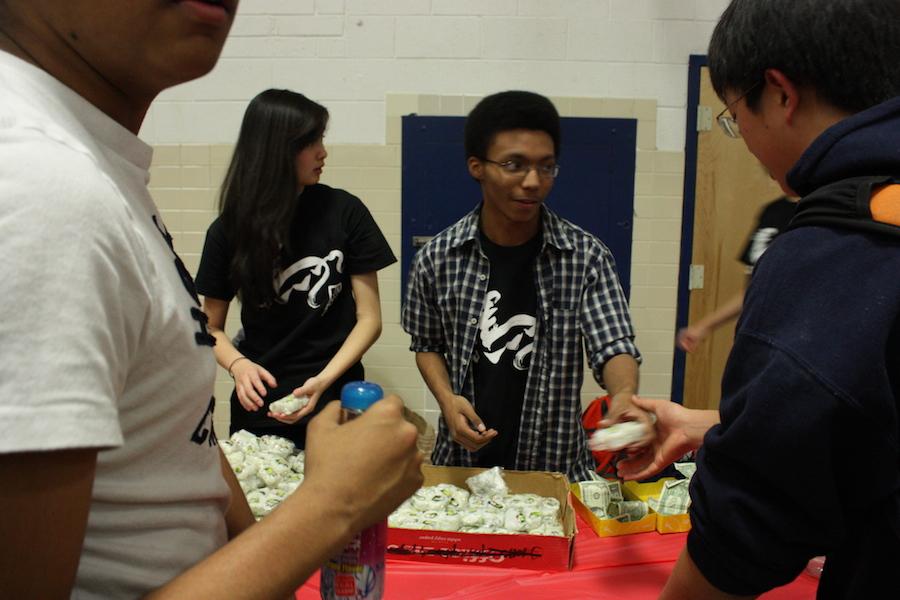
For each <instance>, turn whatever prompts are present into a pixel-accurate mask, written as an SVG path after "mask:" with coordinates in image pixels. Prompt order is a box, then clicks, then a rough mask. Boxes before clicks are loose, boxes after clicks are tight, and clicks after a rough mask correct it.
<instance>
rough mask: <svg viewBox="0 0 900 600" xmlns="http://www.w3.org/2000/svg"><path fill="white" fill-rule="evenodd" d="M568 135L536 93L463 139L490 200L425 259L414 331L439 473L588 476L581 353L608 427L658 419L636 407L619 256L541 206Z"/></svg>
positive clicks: (408, 310) (487, 103) (512, 95)
mask: <svg viewBox="0 0 900 600" xmlns="http://www.w3.org/2000/svg"><path fill="white" fill-rule="evenodd" d="M559 130H560V126H559V114H558V113H557V111H556V109H555V108H554V106H553V104H552V103H551V102H550V101H549V100H548V99H547V98H545V97H543V96H540V95H538V94H534V93H530V92H520V91H510V92H501V93H498V94H494V95H492V96H488V97H487V98H485V99H484V100H482V101H481V102H480V103H479V104H478V105H477V106H476V107H475V108H474V109H473V110H472V112H471V113H470V114H469V117H468V119H467V121H466V130H465V144H466V155H467V156H468V160H467V163H468V169H469V173H470V174H471V176H472V177H473V178H475V179H476V180H477V181H478V182H479V183H480V184H481V190H482V202H481V203H480V204H479V205H478V206H477V207H476V208H475V209H474V210H473V211H472V212H470V213H469V214H468V215H466V216H465V217H463V218H462V219H460V220H459V221H457V222H456V223H454V224H453V225H451V226H450V227H449V228H447V229H446V230H444V231H443V232H442V233H440V234H439V235H437V236H436V237H435V238H434V239H432V240H431V241H430V242H429V243H428V244H426V245H425V246H424V247H423V248H422V249H421V250H420V251H419V252H418V254H417V255H416V257H415V259H414V262H413V266H412V269H411V270H410V280H409V285H408V287H407V296H406V303H405V305H404V309H403V327H404V329H405V330H406V331H407V332H408V333H409V334H410V335H411V337H412V343H411V347H410V349H411V350H412V351H414V352H415V353H416V364H417V365H418V367H419V371H420V372H421V373H422V377H423V378H424V379H425V382H426V384H427V385H428V387H429V389H430V390H431V392H432V393H433V394H434V397H435V398H436V399H437V401H438V404H439V405H440V407H441V413H442V418H441V420H440V425H439V429H438V435H437V440H436V444H435V448H434V453H433V454H432V461H433V462H434V463H435V464H441V465H458V466H483V467H491V466H495V465H499V466H502V467H505V468H509V469H519V470H543V471H560V472H563V473H565V474H566V475H568V476H569V478H570V479H571V480H583V479H587V478H589V472H590V471H592V470H593V469H594V466H595V464H594V460H593V458H592V456H591V453H590V451H589V450H588V448H587V443H586V439H585V434H584V430H583V429H582V427H581V422H580V419H579V416H580V413H581V401H580V391H581V384H582V381H583V378H584V374H583V359H582V352H583V351H582V347H584V348H585V349H586V350H587V354H588V360H589V363H590V366H591V369H592V371H593V373H594V377H595V378H596V379H597V381H598V382H599V383H600V384H601V385H603V386H604V387H605V388H606V389H607V391H608V392H609V393H610V395H611V396H612V403H611V409H610V414H609V415H608V417H609V420H610V421H617V420H622V419H637V420H641V421H643V422H645V423H646V422H648V421H647V416H646V414H645V413H644V412H643V411H640V410H639V409H637V408H636V407H634V405H633V404H632V403H631V397H632V395H633V394H634V393H635V392H636V391H637V383H638V362H639V361H640V354H639V353H638V351H637V348H636V347H635V345H634V341H633V340H634V332H633V329H632V326H631V320H630V318H629V315H628V306H627V303H626V300H625V296H624V294H623V292H622V287H621V285H620V284H619V280H618V277H617V275H616V271H615V264H614V261H613V258H612V255H611V254H610V252H609V249H608V248H607V247H606V246H605V245H603V243H602V242H601V241H600V240H599V239H597V238H596V237H594V236H593V235H591V234H589V233H587V232H586V231H584V230H582V229H581V228H579V227H577V226H576V225H573V224H572V223H570V222H568V221H566V220H564V219H562V218H560V217H559V216H557V215H556V214H554V213H553V212H552V211H551V210H550V209H548V208H547V207H546V206H544V204H543V203H544V199H545V198H546V197H547V195H548V194H549V193H550V190H551V189H552V188H553V182H554V179H555V178H556V176H557V174H558V172H559V167H558V165H557V163H556V160H557V157H558V155H559V148H560V146H559V139H560V133H559ZM648 429H649V430H651V431H652V428H648ZM651 435H652V434H651Z"/></svg>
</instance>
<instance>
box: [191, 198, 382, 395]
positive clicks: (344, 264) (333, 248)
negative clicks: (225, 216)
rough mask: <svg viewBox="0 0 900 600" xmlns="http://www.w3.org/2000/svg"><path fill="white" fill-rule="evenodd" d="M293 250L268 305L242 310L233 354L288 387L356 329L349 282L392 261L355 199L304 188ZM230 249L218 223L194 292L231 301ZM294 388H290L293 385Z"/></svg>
mask: <svg viewBox="0 0 900 600" xmlns="http://www.w3.org/2000/svg"><path fill="white" fill-rule="evenodd" d="M297 201H298V203H299V205H298V207H297V211H296V214H295V216H294V220H293V223H292V224H291V234H290V235H291V248H290V252H289V254H288V255H286V256H284V257H283V260H282V264H283V265H285V266H284V268H283V270H282V271H281V272H280V273H279V274H278V275H277V276H276V279H275V282H274V284H275V285H276V289H277V290H278V299H277V301H276V302H275V303H274V304H272V305H271V306H267V307H260V306H249V305H247V304H242V305H241V326H242V328H243V336H242V339H240V340H238V346H237V347H238V350H240V352H241V353H243V354H244V355H245V356H247V357H248V358H250V359H251V360H253V361H254V362H257V363H259V364H261V365H262V366H264V367H265V368H266V369H268V370H269V371H271V372H272V374H273V375H275V377H276V378H278V379H279V382H278V383H279V388H281V387H283V386H284V384H285V383H286V382H283V381H282V379H286V380H290V381H299V383H298V384H296V385H300V384H302V383H303V381H305V380H306V378H308V377H310V376H312V375H315V374H316V373H318V372H319V371H320V370H321V369H322V368H323V367H324V366H325V365H326V364H327V363H328V361H329V360H331V358H332V357H333V356H334V355H335V353H336V352H337V351H338V349H339V348H340V347H341V345H342V344H343V343H344V340H345V339H346V338H347V335H348V334H349V333H350V331H351V330H352V329H353V327H354V326H355V325H356V303H355V301H354V299H353V294H352V290H351V285H350V276H351V275H357V274H362V273H371V272H373V271H378V270H380V269H383V268H384V267H386V266H388V265H390V264H392V263H394V262H396V260H397V259H396V258H395V256H394V254H393V252H392V251H391V249H390V246H389V245H388V243H387V240H386V239H385V237H384V235H383V234H382V233H381V230H380V229H379V228H378V225H376V223H375V220H374V219H373V218H372V215H371V214H370V213H369V210H368V209H367V208H366V207H365V205H364V204H363V203H362V201H360V199H359V198H357V197H356V196H354V195H352V194H350V193H348V192H345V191H344V190H338V189H334V188H331V187H329V186H327V185H322V184H318V185H313V186H308V187H306V188H305V189H304V190H303V193H302V194H301V195H300V196H299V197H298V199H297ZM233 252H234V245H233V244H232V243H231V241H230V240H229V239H227V236H226V234H225V229H224V226H223V224H222V221H221V218H219V219H216V220H215V221H214V222H213V223H212V225H211V226H210V228H209V231H208V232H207V234H206V243H205V245H204V247H203V255H202V257H201V260H200V267H199V269H198V271H197V278H196V285H197V291H198V292H199V293H200V294H202V295H203V296H208V297H211V298H217V299H220V300H225V301H230V300H231V299H232V298H234V296H235V294H236V293H237V290H236V289H235V287H234V285H233V283H232V280H231V277H230V265H231V260H232V255H233ZM292 385H293V384H292Z"/></svg>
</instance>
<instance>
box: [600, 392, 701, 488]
mask: <svg viewBox="0 0 900 600" xmlns="http://www.w3.org/2000/svg"><path fill="white" fill-rule="evenodd" d="M632 401H633V402H634V404H635V405H636V406H637V407H639V408H641V409H643V410H646V411H647V412H649V413H652V414H654V415H656V437H655V438H654V439H653V441H652V442H651V443H650V444H649V445H648V446H646V447H644V448H642V449H640V450H639V451H637V452H635V453H632V454H631V455H629V456H628V457H627V458H624V459H622V460H620V461H619V462H618V464H617V465H616V468H617V470H618V475H619V477H621V478H622V479H646V478H647V477H651V476H653V475H655V474H657V473H659V472H660V471H662V470H663V469H664V468H666V467H667V466H669V465H670V464H672V463H673V462H675V461H676V460H678V459H679V458H681V457H682V456H684V455H685V454H687V453H688V452H690V451H691V450H696V449H697V448H699V447H700V444H702V442H703V435H704V434H705V433H706V431H707V430H708V429H709V427H711V426H712V425H714V424H715V423H716V422H718V412H716V411H706V410H691V409H689V408H684V407H683V406H681V405H680V404H677V403H675V402H671V401H669V400H650V399H646V398H640V397H638V396H635V397H634V398H633V400H632Z"/></svg>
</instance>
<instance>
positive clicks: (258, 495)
mask: <svg viewBox="0 0 900 600" xmlns="http://www.w3.org/2000/svg"><path fill="white" fill-rule="evenodd" d="M267 495H268V493H267V492H266V490H265V489H259V490H250V491H249V492H247V504H261V503H262V502H263V501H264V500H265V499H266V496H267Z"/></svg>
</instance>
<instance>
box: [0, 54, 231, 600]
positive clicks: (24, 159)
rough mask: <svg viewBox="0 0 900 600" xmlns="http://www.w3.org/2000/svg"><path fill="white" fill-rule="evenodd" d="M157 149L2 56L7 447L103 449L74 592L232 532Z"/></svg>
mask: <svg viewBox="0 0 900 600" xmlns="http://www.w3.org/2000/svg"><path fill="white" fill-rule="evenodd" d="M151 155H152V149H151V148H150V147H149V146H147V145H146V144H144V143H143V142H141V141H140V140H139V139H138V138H137V137H136V136H134V135H133V134H132V133H130V132H129V131H127V130H126V129H125V128H123V127H122V126H120V125H119V124H118V123H116V122H115V121H113V120H112V119H110V118H109V117H108V116H106V115H105V114H103V113H102V112H100V111H99V110H98V109H97V108H95V107H94V106H93V105H91V104H90V103H88V102H87V101H86V100H85V99H83V98H82V97H80V96H79V95H77V94H76V93H75V92H73V91H72V90H71V89H69V88H67V87H65V86H64V85H62V84H61V83H60V82H58V81H57V80H56V79H54V78H52V77H51V76H50V75H48V74H47V73H45V72H44V71H42V70H40V69H37V68H35V67H33V66H31V65H30V64H28V63H25V62H24V61H21V60H19V59H17V58H15V57H13V56H11V55H9V54H7V53H4V52H0V452H2V453H14V452H25V451H53V450H61V449H67V448H84V447H90V448H99V449H100V451H99V453H98V458H97V472H96V477H95V480H94V487H93V498H92V501H91V509H90V516H89V518H88V526H87V533H86V535H85V540H84V549H83V552H82V555H81V560H80V563H79V567H78V576H77V581H76V586H75V591H74V593H73V595H72V597H73V598H79V599H80V598H98V599H99V598H104V599H109V598H133V597H137V596H141V595H143V594H145V593H146V592H147V591H148V590H151V589H153V588H156V587H158V586H160V585H161V584H163V583H165V582H166V581H168V580H170V579H172V578H173V577H175V576H176V575H178V574H179V573H180V572H182V571H184V570H185V569H187V568H188V567H190V566H191V565H192V564H194V563H196V562H198V561H199V560H201V559H202V558H204V557H205V556H207V555H209V554H210V553H212V552H213V551H215V550H216V549H217V548H218V547H220V546H221V545H222V544H224V543H225V541H226V529H225V521H224V512H225V509H226V506H227V502H228V497H229V491H228V487H227V485H226V483H225V481H224V480H223V478H222V475H221V470H220V465H219V453H218V448H217V444H216V440H215V434H214V433H213V430H212V422H213V421H212V409H213V400H212V390H213V379H214V377H215V368H216V367H215V362H214V358H213V353H212V349H211V348H210V346H209V345H203V344H202V342H201V341H199V340H202V339H203V333H204V332H205V329H204V327H203V325H202V324H201V322H200V320H198V319H199V317H198V313H197V312H196V309H197V308H198V305H197V303H196V301H195V297H194V296H193V295H192V289H193V285H192V283H191V284H186V283H185V282H183V281H182V277H181V276H180V274H179V271H178V269H177V268H176V256H175V254H174V252H173V251H172V250H171V249H170V247H169V245H168V244H167V242H166V238H165V237H164V232H165V228H164V225H163V224H162V220H161V219H160V217H159V214H158V211H157V209H156V206H155V205H154V203H153V200H152V199H151V197H150V194H149V192H148V191H147V181H148V179H149V171H148V169H149V166H150V159H151ZM188 281H190V278H189V277H188ZM197 334H200V336H199V338H198V335H197ZM6 484H7V483H4V485H6ZM48 568H52V566H50V565H48Z"/></svg>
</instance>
